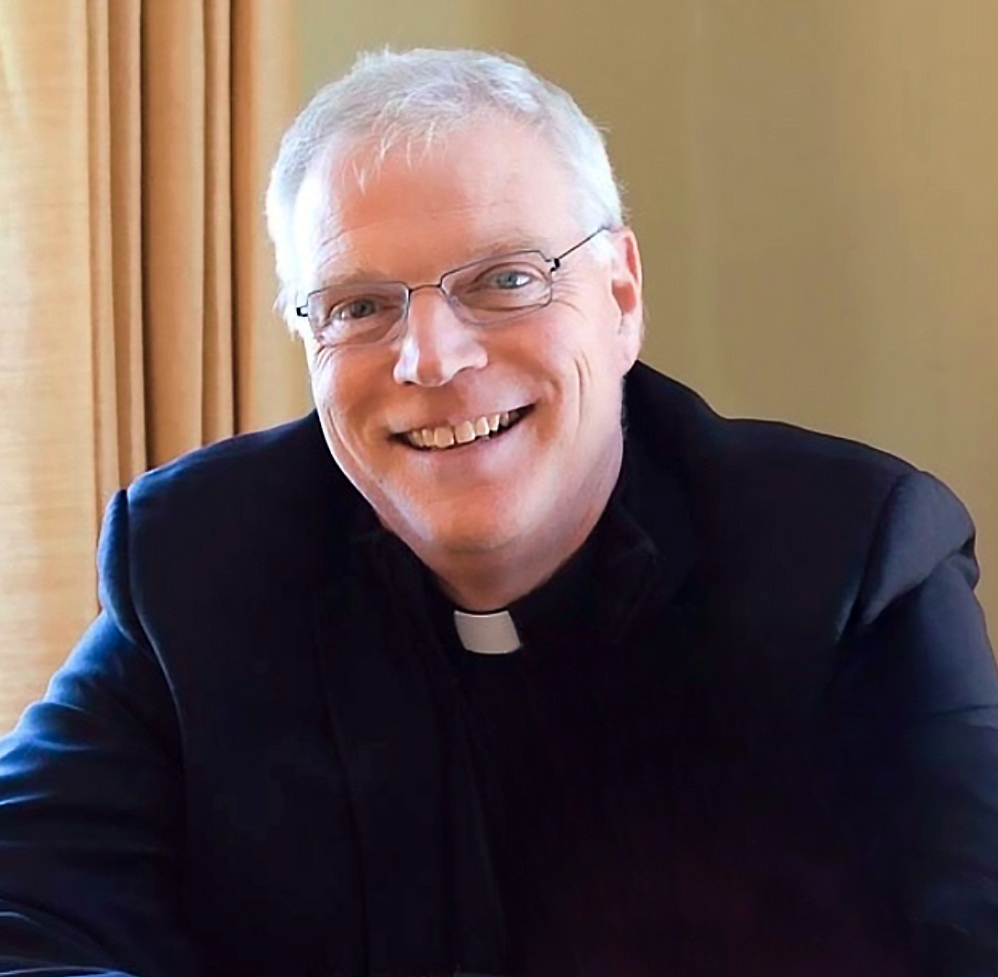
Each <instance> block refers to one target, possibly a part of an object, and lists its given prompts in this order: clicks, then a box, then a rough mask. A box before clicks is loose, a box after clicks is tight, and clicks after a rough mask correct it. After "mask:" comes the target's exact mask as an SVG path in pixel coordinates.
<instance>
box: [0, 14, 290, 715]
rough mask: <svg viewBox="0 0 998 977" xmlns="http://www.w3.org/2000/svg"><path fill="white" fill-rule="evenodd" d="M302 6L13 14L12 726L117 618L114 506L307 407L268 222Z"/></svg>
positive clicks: (3, 287)
mask: <svg viewBox="0 0 998 977" xmlns="http://www.w3.org/2000/svg"><path fill="white" fill-rule="evenodd" d="M296 28H297V16H296V10H295V4H294V3H291V2H287V0H0V730H3V729H6V728H7V727H9V726H10V724H11V723H12V722H13V721H14V720H15V719H16V717H17V715H18V713H19V712H20V710H21V709H22V708H23V706H24V705H25V704H26V703H27V702H28V701H29V700H30V699H32V698H34V697H36V696H37V695H38V694H40V693H41V692H42V691H43V689H44V686H45V682H46V680H47V678H48V676H49V675H50V674H51V672H52V671H53V669H54V668H55V667H56V666H57V665H58V664H59V662H60V661H61V660H62V659H63V657H64V656H65V654H66V652H67V650H68V649H69V648H70V647H71V646H72V644H73V642H74V641H75V640H76V638H77V637H78V635H79V633H80V632H81V630H82V629H83V628H84V627H85V626H86V624H87V623H88V621H89V620H90V619H91V618H92V617H93V614H94V612H95V610H96V597H95V589H96V588H95V582H96V581H95V571H94V547H95V543H96V538H97V532H98V529H99V525H100V517H101V514H102V511H103V507H104V505H105V503H106V501H107V499H108V497H109V496H110V495H111V494H112V493H113V492H114V490H115V489H116V488H118V487H119V486H120V485H124V484H127V483H128V482H129V481H131V480H132V479H133V478H134V477H135V476H136V475H138V474H139V473H141V472H142V471H143V470H144V469H146V468H148V467H151V466H153V465H158V464H161V463H163V462H165V461H167V460H169V459H170V458H173V457H175V456H176V455H178V454H180V453H182V452H184V451H187V450H190V449H192V448H196V447H198V446H199V445H202V444H205V443H208V442H210V441H214V440H217V439H218V438H222V437H225V436H227V435H230V434H233V433H236V432H239V431H244V430H247V429H252V428H258V427H262V426H266V425H268V424H271V423H276V422H277V421H280V420H282V419H285V418H288V417H291V416H294V415H296V414H298V413H301V412H302V411H303V410H305V409H306V407H307V386H306V382H305V379H304V370H303V366H302V363H301V356H300V351H299V350H298V349H297V347H296V345H295V344H294V343H293V342H292V341H291V340H290V339H289V338H288V335H287V332H286V330H285V329H284V328H283V326H282V324H281V323H280V322H279V320H278V319H277V318H276V316H275V315H274V314H273V313H272V310H271V305H272V301H273V296H274V292H275V284H274V279H273V272H272V259H271V255H270V249H269V245H268V243H267V240H266V234H265V230H264V225H263V217H262V213H261V208H262V197H263V189H264V185H265V182H266V176H267V169H268V166H269V164H270V161H271V160H272V159H273V156H274V153H275V150H276V146H277V141H278V139H279V138H280V134H281V132H282V130H283V128H284V127H285V126H286V124H287V123H288V122H289V121H290V119H291V117H292V115H293V113H294V110H295V108H296V104H297V101H298V70H297V65H296V53H295V39H296Z"/></svg>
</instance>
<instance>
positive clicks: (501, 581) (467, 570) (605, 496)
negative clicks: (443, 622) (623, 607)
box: [417, 445, 621, 613]
mask: <svg viewBox="0 0 998 977" xmlns="http://www.w3.org/2000/svg"><path fill="white" fill-rule="evenodd" d="M620 466H621V450H620V446H619V445H618V451H617V455H616V458H615V459H614V463H613V464H612V465H609V466H607V468H606V469H605V470H604V474H603V476H602V478H601V480H600V481H599V482H598V483H597V484H596V485H587V486H586V489H585V497H586V499H587V503H588V504H587V506H586V508H585V509H584V515H583V518H582V519H581V520H579V521H578V522H576V523H574V524H573V525H571V526H568V527H566V526H564V525H557V524H556V520H552V527H551V529H550V530H549V531H547V532H538V533H533V534H531V536H530V539H529V540H525V541H517V542H516V543H513V544H511V545H510V546H508V547H506V548H504V549H503V550H501V551H490V552H488V553H480V552H479V553H466V554H458V555H454V554H448V555H447V557H446V558H445V559H434V557H433V556H432V555H430V554H426V556H425V557H424V556H423V555H421V554H417V555H420V556H421V558H422V559H423V562H424V563H426V565H427V566H428V567H429V568H430V569H431V570H432V571H433V573H434V574H435V575H436V577H437V580H438V582H439V583H440V586H441V588H442V589H443V591H444V593H446V594H447V596H448V597H449V598H450V599H451V600H452V601H453V602H454V603H455V604H457V606H458V607H461V608H463V609H464V610H466V611H473V612H477V613H486V612H488V611H495V610H499V609H501V608H504V607H508V606H509V605H510V604H512V603H513V601H515V600H517V599H519V598H520V597H523V596H525V595H526V594H529V593H530V592H531V591H533V590H536V589H537V588H538V587H540V586H541V585H542V584H544V583H546V582H547V581H548V580H550V579H551V577H553V576H554V575H555V573H557V572H558V570H559V569H561V567H563V566H564V565H565V564H566V563H567V562H568V561H569V560H570V559H571V558H572V556H574V555H575V553H577V552H578V550H579V549H580V548H581V546H582V544H583V543H584V542H585V541H586V540H587V539H588V538H589V535H590V533H592V531H593V530H594V529H595V528H596V524H597V523H598V522H599V520H600V517H601V516H602V515H603V512H604V510H605V509H606V506H607V502H608V501H609V499H610V495H611V494H612V492H613V489H614V486H615V485H616V484H617V478H618V477H619V475H620Z"/></svg>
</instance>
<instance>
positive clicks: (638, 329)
mask: <svg viewBox="0 0 998 977" xmlns="http://www.w3.org/2000/svg"><path fill="white" fill-rule="evenodd" d="M613 247H614V254H613V263H612V265H611V272H610V289H611V292H612V294H613V300H614V302H615V303H616V305H617V309H618V310H619V312H620V322H619V324H618V326H617V329H618V332H619V337H618V338H619V340H620V344H621V345H620V350H621V354H622V355H623V357H624V360H625V372H626V371H627V370H629V369H630V368H631V367H632V366H633V365H634V361H635V360H636V359H637V358H638V354H639V353H640V352H641V344H642V342H643V341H644V338H645V309H644V299H643V297H642V290H641V282H642V277H641V252H640V250H639V249H638V239H637V238H636V237H635V236H634V231H632V230H631V229H630V228H629V227H624V228H621V229H620V230H619V231H614V232H613Z"/></svg>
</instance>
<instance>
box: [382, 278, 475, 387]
mask: <svg viewBox="0 0 998 977" xmlns="http://www.w3.org/2000/svg"><path fill="white" fill-rule="evenodd" d="M481 339H482V337H481V334H480V333H479V331H478V329H477V328H476V327H475V326H473V325H470V324H468V323H467V322H463V321H462V320H461V319H460V318H458V316H457V313H456V312H455V311H454V309H453V308H452V307H451V305H450V303H449V302H448V300H447V296H446V295H444V293H443V292H442V291H441V290H440V289H439V288H427V289H426V290H425V291H422V290H421V291H414V292H413V294H412V296H411V298H410V300H409V310H408V316H407V321H406V323H405V331H404V332H403V334H402V343H401V347H400V349H399V355H398V360H397V361H396V363H395V369H394V373H393V375H394V377H395V381H396V383H415V384H418V385H419V386H421V387H442V386H443V385H444V384H446V383H450V381H451V380H453V379H454V377H456V376H457V375H458V374H459V373H460V372H461V371H462V370H480V369H481V368H482V367H483V366H485V364H486V363H487V362H488V356H487V354H486V351H485V347H484V346H483V345H482V342H481Z"/></svg>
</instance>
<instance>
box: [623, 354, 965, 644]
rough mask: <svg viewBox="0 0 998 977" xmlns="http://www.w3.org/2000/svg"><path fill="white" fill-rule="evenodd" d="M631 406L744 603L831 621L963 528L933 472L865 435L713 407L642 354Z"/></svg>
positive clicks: (638, 431) (703, 551) (901, 579)
mask: <svg viewBox="0 0 998 977" xmlns="http://www.w3.org/2000/svg"><path fill="white" fill-rule="evenodd" d="M627 411H628V415H627V419H628V430H629V440H630V441H633V442H636V443H637V444H638V445H639V446H640V450H641V451H642V453H644V455H645V456H646V457H647V458H648V459H649V464H651V465H652V466H653V467H658V468H661V467H665V468H668V469H669V470H671V471H673V472H674V473H675V476H676V478H677V479H678V480H679V482H680V484H681V485H682V487H683V491H684V493H685V496H686V499H687V505H688V509H689V513H690V520H691V523H692V528H693V535H694V538H695V540H696V549H697V557H698V559H699V561H700V564H701V566H702V567H704V568H705V572H706V573H708V574H709V576H710V578H711V580H712V581H717V582H719V583H721V584H723V585H724V586H725V588H726V589H725V593H726V594H728V596H731V597H732V599H737V597H736V595H737V596H740V597H741V598H742V599H743V600H744V601H745V605H744V606H743V607H742V613H743V614H744V615H746V616H748V617H753V616H756V617H759V618H760V620H761V619H762V618H764V617H767V618H771V617H774V616H779V617H781V618H782V619H783V620H785V621H787V623H788V624H789V623H790V619H791V618H792V617H793V616H794V615H795V614H799V615H800V616H801V618H802V620H805V619H806V620H807V621H809V622H812V623H817V622H818V621H824V622H825V624H826V626H827V627H828V628H829V629H831V630H832V631H835V632H838V633H841V630H842V628H843V627H844V626H845V625H846V623H847V620H848V619H849V618H850V617H852V616H854V615H857V614H861V615H862V616H864V617H866V616H868V613H869V611H863V610H861V606H862V605H863V603H864V602H867V603H869V601H870V600H872V599H873V597H872V595H873V593H874V592H876V593H877V594H878V595H879V597H877V598H876V600H878V601H880V602H882V601H884V600H887V599H890V597H889V595H892V594H893V595H897V594H899V593H901V592H904V590H905V589H906V588H911V587H913V586H917V584H918V582H919V581H920V580H921V579H924V578H925V577H926V576H927V575H928V574H929V573H930V572H931V570H932V568H933V567H934V566H935V565H937V564H938V563H939V562H940V561H942V560H943V559H945V558H946V557H947V556H949V555H951V554H952V553H954V552H958V551H960V550H961V549H964V548H966V547H967V546H968V545H969V544H970V542H971V541H972V539H973V532H974V528H973V523H972V522H971V520H970V517H969V515H968V514H967V511H966V509H965V508H964V507H963V505H962V504H961V503H960V501H959V500H958V499H957V498H956V496H955V495H954V494H953V493H952V492H951V491H950V490H949V489H948V488H947V487H946V486H945V485H943V483H942V482H940V481H939V480H938V479H936V478H934V477H933V476H932V475H930V474H928V473H925V472H921V471H919V470H918V469H916V468H915V467H914V466H913V465H911V464H909V463H908V462H906V461H904V460H903V459H901V458H898V457H895V456H894V455H891V454H889V453H887V452H884V451H881V450H878V449H876V448H873V447H871V446H869V445H865V444H861V443H858V442H856V441H851V440H849V439H845V438H839V437H833V436H830V435H827V434H819V433H817V432H814V431H808V430H805V429H802V428H799V427H795V426H793V425H790V424H784V423H779V422H773V421H759V420H743V419H730V418H725V417H722V416H721V415H719V414H717V413H716V412H715V411H713V410H712V409H711V408H710V407H709V405H708V404H707V403H706V402H705V401H704V400H703V398H702V397H700V396H699V395H698V394H696V393H695V392H694V391H692V390H690V389H689V388H687V387H684V386H683V385H682V384H679V383H677V382H676V381H674V380H671V379H669V378H668V377H665V376H663V375H662V374H659V373H657V372H656V371H654V370H652V369H650V368H648V367H645V366H639V367H638V368H636V370H635V371H633V372H632V374H631V375H630V377H629V379H628V388H627ZM732 606H734V605H732ZM743 623H746V622H743Z"/></svg>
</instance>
